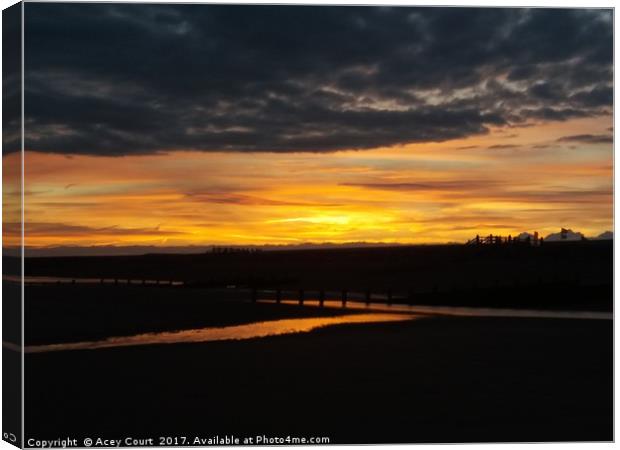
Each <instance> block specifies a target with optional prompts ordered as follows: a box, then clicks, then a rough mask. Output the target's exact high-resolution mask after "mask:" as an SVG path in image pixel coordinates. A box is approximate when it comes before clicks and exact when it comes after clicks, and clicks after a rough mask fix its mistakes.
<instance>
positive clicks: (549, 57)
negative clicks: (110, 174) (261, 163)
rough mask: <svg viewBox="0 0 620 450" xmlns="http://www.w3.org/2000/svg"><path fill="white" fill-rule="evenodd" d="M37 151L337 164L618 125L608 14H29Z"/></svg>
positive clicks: (298, 9) (58, 10)
mask: <svg viewBox="0 0 620 450" xmlns="http://www.w3.org/2000/svg"><path fill="white" fill-rule="evenodd" d="M26 42H27V47H26V59H25V61H26V131H27V136H26V148H27V149H32V150H38V151H44V152H59V153H73V154H80V153H84V154H94V155H125V154H142V153H155V152H162V151H164V152H165V151H172V150H180V149H183V150H187V149H193V150H204V151H211V150H229V151H312V152H323V151H335V150H339V149H349V148H355V149H365V148H373V147H377V146H385V145H395V144H405V143H411V142H431V141H445V140H448V139H454V138H461V137H467V136H471V135H475V134H482V133H486V132H488V129H489V126H507V127H510V126H527V125H528V124H530V123H531V121H533V120H534V121H549V120H568V119H570V118H575V117H588V116H595V115H600V114H609V113H610V111H611V104H612V103H611V89H612V88H611V86H612V85H611V83H612V24H611V11H610V10H583V9H580V10H567V9H563V10H551V9H531V10H530V9H499V8H498V9H487V8H471V9H464V8H378V7H317V6H313V7H306V6H216V5H210V6H206V5H131V4H44V3H31V4H28V5H26Z"/></svg>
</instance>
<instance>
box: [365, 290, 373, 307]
mask: <svg viewBox="0 0 620 450" xmlns="http://www.w3.org/2000/svg"><path fill="white" fill-rule="evenodd" d="M371 297H372V294H371V293H370V289H367V290H366V305H370V299H371Z"/></svg>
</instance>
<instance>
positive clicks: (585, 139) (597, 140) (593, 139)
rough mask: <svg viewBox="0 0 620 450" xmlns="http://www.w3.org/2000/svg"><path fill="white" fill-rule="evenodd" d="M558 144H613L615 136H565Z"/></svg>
mask: <svg viewBox="0 0 620 450" xmlns="http://www.w3.org/2000/svg"><path fill="white" fill-rule="evenodd" d="M558 142H581V143H585V144H612V143H613V142H614V137H613V136H608V135H604V134H577V135H574V136H564V137H561V138H559V139H558Z"/></svg>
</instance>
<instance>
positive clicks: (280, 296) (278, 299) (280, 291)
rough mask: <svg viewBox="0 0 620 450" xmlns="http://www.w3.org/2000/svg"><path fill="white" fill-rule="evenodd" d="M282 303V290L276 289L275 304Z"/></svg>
mask: <svg viewBox="0 0 620 450" xmlns="http://www.w3.org/2000/svg"><path fill="white" fill-rule="evenodd" d="M281 301H282V289H280V288H278V289H277V290H276V303H280V302H281Z"/></svg>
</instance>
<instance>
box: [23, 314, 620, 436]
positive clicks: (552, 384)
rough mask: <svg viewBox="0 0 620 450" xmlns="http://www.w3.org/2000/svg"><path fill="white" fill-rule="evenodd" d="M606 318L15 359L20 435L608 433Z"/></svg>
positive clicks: (479, 321) (441, 325)
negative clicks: (20, 373)
mask: <svg viewBox="0 0 620 450" xmlns="http://www.w3.org/2000/svg"><path fill="white" fill-rule="evenodd" d="M612 382H613V380H612V322H611V321H602V320H570V319H524V318H476V317H427V318H423V319H420V320H416V321H413V322H406V323H403V322H397V323H384V324H355V325H339V326H334V327H328V328H323V329H319V330H315V331H312V332H310V333H303V334H295V335H283V336H274V337H267V338H261V339H252V340H245V341H222V342H210V343H197V344H174V345H150V346H143V347H126V348H115V349H99V350H84V351H69V352H54V353H41V354H29V355H26V437H27V438H28V437H33V438H37V439H43V438H57V437H59V436H64V435H67V436H72V437H76V438H80V437H85V436H91V437H92V436H102V437H107V438H124V437H127V436H133V437H145V438H147V437H155V438H156V437H158V436H187V437H192V438H193V437H194V436H202V437H209V436H212V435H215V434H219V435H224V434H235V435H237V436H240V437H244V436H253V435H257V434H265V435H268V436H287V435H294V436H328V437H330V438H331V443H380V442H381V443H396V442H489V441H492V442H495V441H568V440H579V441H583V440H595V441H600V440H611V439H612V397H613V396H612Z"/></svg>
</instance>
